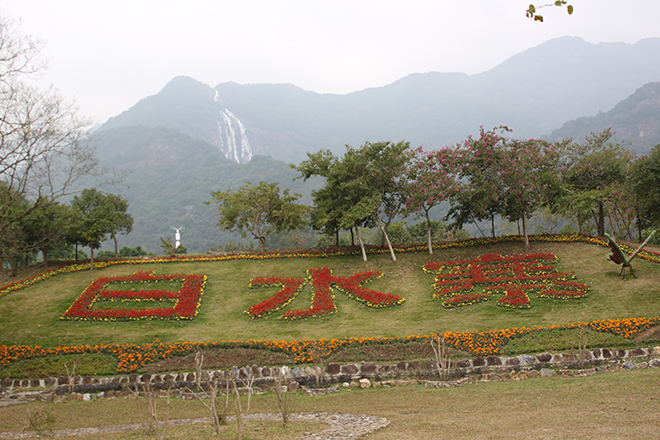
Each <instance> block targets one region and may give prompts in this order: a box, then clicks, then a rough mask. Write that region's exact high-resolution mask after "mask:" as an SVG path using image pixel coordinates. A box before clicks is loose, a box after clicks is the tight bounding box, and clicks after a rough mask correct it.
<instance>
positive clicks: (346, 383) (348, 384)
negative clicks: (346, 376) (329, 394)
mask: <svg viewBox="0 0 660 440" xmlns="http://www.w3.org/2000/svg"><path fill="white" fill-rule="evenodd" d="M341 386H343V387H344V388H348V387H350V386H351V384H350V383H348V382H342V384H341Z"/></svg>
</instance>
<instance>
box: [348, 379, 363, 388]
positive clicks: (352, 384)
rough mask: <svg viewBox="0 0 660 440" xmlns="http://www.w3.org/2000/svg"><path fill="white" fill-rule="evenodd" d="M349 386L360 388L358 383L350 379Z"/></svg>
mask: <svg viewBox="0 0 660 440" xmlns="http://www.w3.org/2000/svg"><path fill="white" fill-rule="evenodd" d="M348 387H349V388H360V384H359V383H357V382H356V381H354V380H352V381H351V383H350V384H349V385H348Z"/></svg>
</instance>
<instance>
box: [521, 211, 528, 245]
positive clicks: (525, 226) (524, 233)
mask: <svg viewBox="0 0 660 440" xmlns="http://www.w3.org/2000/svg"><path fill="white" fill-rule="evenodd" d="M522 228H523V236H524V240H525V247H529V237H528V236H527V218H526V213H525V210H524V209H523V211H522Z"/></svg>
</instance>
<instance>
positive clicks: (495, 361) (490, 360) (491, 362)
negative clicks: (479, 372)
mask: <svg viewBox="0 0 660 440" xmlns="http://www.w3.org/2000/svg"><path fill="white" fill-rule="evenodd" d="M486 362H487V363H488V365H502V359H500V358H499V357H498V356H488V357H486Z"/></svg>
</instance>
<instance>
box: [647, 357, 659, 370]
mask: <svg viewBox="0 0 660 440" xmlns="http://www.w3.org/2000/svg"><path fill="white" fill-rule="evenodd" d="M649 367H651V368H658V367H660V359H653V360H651V362H649Z"/></svg>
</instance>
